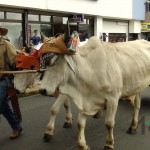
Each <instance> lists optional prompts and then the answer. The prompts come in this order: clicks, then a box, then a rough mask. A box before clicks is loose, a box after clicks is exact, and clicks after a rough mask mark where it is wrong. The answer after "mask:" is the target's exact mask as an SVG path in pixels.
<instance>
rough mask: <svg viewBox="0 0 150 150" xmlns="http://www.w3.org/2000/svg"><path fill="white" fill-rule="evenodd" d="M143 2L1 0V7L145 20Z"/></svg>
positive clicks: (135, 0) (139, 0)
mask: <svg viewBox="0 0 150 150" xmlns="http://www.w3.org/2000/svg"><path fill="white" fill-rule="evenodd" d="M143 1H144V0H124V1H123V0H97V1H92V0H90V1H89V0H55V1H53V0H38V1H37V0H26V1H24V0H13V1H12V0H1V4H0V5H10V6H15V7H16V6H17V7H26V8H35V9H44V10H49V11H57V12H58V11H59V12H74V13H84V14H91V15H98V16H103V17H106V18H107V17H108V18H111V17H113V18H122V19H138V20H144V11H143V10H144V8H143V3H144V2H143ZM134 6H135V7H134ZM85 8H86V9H85ZM132 10H133V11H132ZM139 10H140V11H139Z"/></svg>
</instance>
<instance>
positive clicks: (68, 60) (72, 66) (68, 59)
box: [64, 55, 76, 73]
mask: <svg viewBox="0 0 150 150" xmlns="http://www.w3.org/2000/svg"><path fill="white" fill-rule="evenodd" d="M64 57H65V59H66V61H67V63H68V64H69V67H70V68H71V70H72V71H73V72H74V73H76V72H75V64H74V61H73V59H72V57H71V56H70V55H65V56H64Z"/></svg>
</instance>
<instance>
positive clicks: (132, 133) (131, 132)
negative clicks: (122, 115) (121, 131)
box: [127, 127, 136, 135]
mask: <svg viewBox="0 0 150 150" xmlns="http://www.w3.org/2000/svg"><path fill="white" fill-rule="evenodd" d="M127 133H128V134H131V135H134V134H136V129H132V128H131V127H130V128H129V129H128V130H127Z"/></svg>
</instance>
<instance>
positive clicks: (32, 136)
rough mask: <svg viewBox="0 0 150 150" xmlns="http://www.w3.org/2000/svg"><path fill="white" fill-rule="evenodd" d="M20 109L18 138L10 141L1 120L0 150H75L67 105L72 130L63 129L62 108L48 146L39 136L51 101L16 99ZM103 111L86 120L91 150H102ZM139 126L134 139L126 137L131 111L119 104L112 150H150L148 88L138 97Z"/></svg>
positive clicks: (46, 119)
mask: <svg viewBox="0 0 150 150" xmlns="http://www.w3.org/2000/svg"><path fill="white" fill-rule="evenodd" d="M19 102H20V107H21V112H22V116H23V122H22V124H23V129H24V130H23V132H22V135H21V137H20V138H18V139H16V140H10V139H9V134H10V132H11V129H10V127H9V125H8V123H7V122H6V120H5V119H4V118H3V117H2V116H1V122H0V150H78V148H77V146H76V141H75V139H76V133H77V124H76V120H77V115H78V109H77V108H76V106H75V105H74V104H73V103H71V107H72V113H73V127H72V128H70V129H64V128H63V127H62V126H63V123H64V118H65V115H64V114H65V111H64V108H63V107H62V108H61V110H60V112H59V114H58V116H57V119H56V126H55V135H54V137H53V139H52V141H51V142H48V143H45V142H44V141H43V134H44V129H45V126H46V124H47V123H48V120H49V117H50V113H49V112H50V107H51V105H52V104H53V102H54V99H53V98H50V97H45V96H41V95H39V94H37V95H32V96H29V97H25V98H20V99H19ZM104 119H105V111H103V112H102V114H101V118H99V119H93V118H92V117H88V119H87V126H86V130H85V135H86V140H87V143H88V144H89V146H90V148H91V150H102V149H103V146H104V144H105V138H106V129H105V125H104ZM139 119H140V120H141V124H140V125H139V128H138V132H137V134H136V135H128V134H127V133H126V130H127V128H128V127H129V125H130V123H131V120H132V107H131V106H130V105H129V104H128V102H125V101H120V102H119V107H118V111H117V116H116V125H115V128H114V137H115V150H150V142H149V141H150V129H149V126H150V122H149V121H150V88H149V87H148V88H147V89H146V90H145V91H144V92H143V93H142V107H141V110H140V116H139Z"/></svg>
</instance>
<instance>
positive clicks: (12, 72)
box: [0, 69, 47, 74]
mask: <svg viewBox="0 0 150 150" xmlns="http://www.w3.org/2000/svg"><path fill="white" fill-rule="evenodd" d="M46 70H47V69H39V70H22V71H0V74H25V73H37V72H44V71H46Z"/></svg>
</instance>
